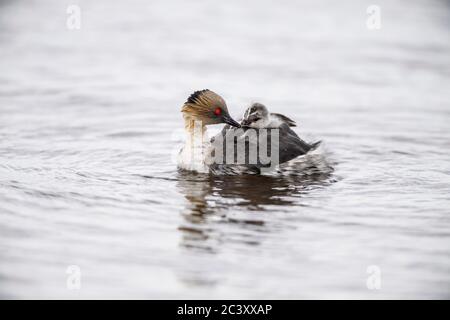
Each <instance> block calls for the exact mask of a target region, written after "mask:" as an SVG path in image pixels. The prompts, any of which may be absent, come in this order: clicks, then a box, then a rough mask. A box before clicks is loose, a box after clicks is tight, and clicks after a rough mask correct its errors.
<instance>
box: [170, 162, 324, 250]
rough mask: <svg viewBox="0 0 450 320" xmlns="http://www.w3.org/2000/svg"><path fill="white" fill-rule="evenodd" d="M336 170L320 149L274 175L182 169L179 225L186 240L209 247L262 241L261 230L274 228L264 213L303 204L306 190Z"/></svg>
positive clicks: (321, 183)
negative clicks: (181, 202)
mask: <svg viewBox="0 0 450 320" xmlns="http://www.w3.org/2000/svg"><path fill="white" fill-rule="evenodd" d="M332 172H333V169H332V167H331V165H329V164H328V163H326V162H325V161H324V158H323V157H322V156H320V155H311V156H309V158H307V160H305V158H302V159H301V160H300V161H298V162H296V163H290V164H289V165H287V166H284V167H283V168H282V172H277V173H274V174H273V175H249V174H247V175H233V176H228V175H211V174H196V173H192V172H187V171H179V173H178V179H177V187H178V190H179V191H180V192H181V193H182V194H183V195H184V196H185V198H186V200H187V202H186V206H185V208H184V210H183V213H182V214H183V217H184V223H183V224H182V225H181V226H179V230H180V231H181V232H182V241H181V245H182V246H183V247H185V248H193V249H198V250H205V251H209V252H216V251H217V250H218V249H219V248H220V247H221V246H220V244H221V243H223V242H225V241H226V242H233V241H239V242H245V243H247V244H249V245H258V244H259V242H260V239H261V233H265V232H268V230H269V228H270V227H269V226H268V225H267V223H266V221H265V220H264V219H263V213H268V212H270V211H273V212H277V211H283V210H286V207H288V206H291V207H292V206H302V203H301V200H300V198H301V197H302V195H304V194H306V193H308V192H310V191H311V190H313V189H317V188H321V187H323V186H326V185H328V184H330V183H332V182H333V177H332ZM258 213H260V214H258ZM236 226H238V227H236Z"/></svg>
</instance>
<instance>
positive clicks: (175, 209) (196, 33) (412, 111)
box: [0, 0, 450, 299]
mask: <svg viewBox="0 0 450 320" xmlns="http://www.w3.org/2000/svg"><path fill="white" fill-rule="evenodd" d="M375 3H376V4H377V5H378V6H379V7H380V8H381V29H379V30H370V29H368V28H367V26H366V20H367V17H368V15H367V13H366V9H367V7H368V6H369V5H371V4H373V1H370V2H369V1H356V0H355V1H340V2H337V1H331V0H329V1H309V2H306V1H305V2H301V1H282V2H279V3H278V5H275V4H274V2H271V1H256V0H255V1H246V2H245V4H244V3H243V2H242V1H226V2H222V3H219V2H216V1H214V2H213V1H206V0H205V1H192V2H189V5H186V4H185V2H184V1H181V0H178V1H144V0H142V1H137V0H133V1H124V2H121V3H118V2H117V3H111V1H106V0H102V1H87V0H86V1H77V0H74V1H71V2H70V4H76V5H78V6H79V7H80V8H81V29H79V30H70V29H68V28H67V27H66V19H67V17H68V16H69V15H68V14H67V13H66V10H67V6H68V4H69V3H68V2H64V1H63V2H61V1H56V0H53V1H48V0H47V1H42V0H40V1H3V2H1V3H0V297H1V298H69V299H72V298H73V299H78V298H153V299H159V298H192V299H196V298H267V299H269V298H286V299H302V298H355V299H358V298H369V299H380V298H450V155H449V147H450V126H449V123H450V91H449V88H450V5H449V2H448V1H387V0H383V1H376V2H375ZM204 88H209V89H212V90H214V91H216V92H217V93H219V94H220V95H222V96H223V97H224V99H225V100H226V101H227V103H228V108H229V109H230V112H231V114H232V115H233V116H234V117H235V118H239V116H240V115H241V114H242V113H243V111H244V109H245V108H246V106H247V105H248V104H249V103H250V102H252V101H259V102H262V103H265V104H266V105H267V106H268V107H269V108H270V109H271V110H273V111H276V112H279V113H284V114H286V115H288V116H289V117H291V118H293V119H294V120H296V121H297V123H298V124H299V126H298V127H297V128H296V131H297V132H298V134H299V135H300V136H301V137H303V138H304V139H306V140H308V141H312V140H319V139H321V140H323V146H322V147H321V149H320V151H319V152H320V154H321V155H322V156H323V157H324V158H325V159H326V161H327V162H328V163H330V164H332V165H333V167H334V171H333V172H331V173H327V174H325V173H324V174H316V175H313V176H303V175H295V176H237V177H227V176H218V177H213V176H208V175H195V174H189V173H182V172H178V171H177V168H176V163H175V162H174V161H173V158H174V154H176V152H177V151H178V150H179V148H180V147H181V145H182V143H183V139H182V135H180V133H182V132H183V131H182V129H183V121H182V117H181V113H180V108H181V105H182V104H183V102H184V101H185V100H186V98H187V97H188V95H189V94H190V93H192V92H193V91H194V90H198V89H204ZM214 129H217V130H218V129H220V126H219V127H218V128H214ZM73 265H75V266H77V268H79V271H80V272H81V287H80V289H78V290H70V288H72V289H73V287H71V286H70V285H69V288H68V287H67V281H68V279H69V282H70V279H73V278H72V277H73V275H74V274H68V273H67V271H68V267H69V266H73ZM370 266H375V267H372V268H371V267H370ZM368 268H369V269H368ZM373 268H375V269H373ZM70 270H71V269H70ZM70 270H69V271H70ZM373 270H377V271H379V272H376V273H373ZM368 271H369V273H368ZM69 273H70V272H69ZM374 276H380V278H377V279H380V281H381V282H380V283H381V288H380V289H378V290H377V289H375V290H371V289H370V288H373V287H371V286H370V285H369V286H367V281H368V279H369V284H370V283H372V282H371V281H370V279H373V277H374ZM69 284H70V283H69Z"/></svg>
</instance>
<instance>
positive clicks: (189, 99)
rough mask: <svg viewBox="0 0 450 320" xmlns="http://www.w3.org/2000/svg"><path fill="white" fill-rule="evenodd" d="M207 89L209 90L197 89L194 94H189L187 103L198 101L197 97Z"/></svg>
mask: <svg viewBox="0 0 450 320" xmlns="http://www.w3.org/2000/svg"><path fill="white" fill-rule="evenodd" d="M207 91H209V89H203V90H198V91H195V92H194V93H193V94H191V95H190V96H189V98H188V99H187V101H186V103H196V100H197V98H198V97H199V96H201V95H202V94H203V93H205V92H207Z"/></svg>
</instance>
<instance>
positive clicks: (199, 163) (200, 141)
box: [178, 118, 210, 172]
mask: <svg viewBox="0 0 450 320" xmlns="http://www.w3.org/2000/svg"><path fill="white" fill-rule="evenodd" d="M184 124H185V132H186V142H185V145H184V147H183V148H182V149H181V151H180V153H179V155H178V166H179V167H180V168H182V169H186V170H190V171H197V172H208V170H209V169H208V166H207V165H206V163H205V157H206V151H207V150H208V147H209V145H210V143H209V139H208V134H207V131H206V126H204V125H203V124H202V122H201V121H194V120H193V119H192V118H185V122H184Z"/></svg>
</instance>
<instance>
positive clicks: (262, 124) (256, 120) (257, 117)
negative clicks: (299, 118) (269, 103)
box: [241, 102, 296, 129]
mask: <svg viewBox="0 0 450 320" xmlns="http://www.w3.org/2000/svg"><path fill="white" fill-rule="evenodd" d="M283 123H286V124H287V125H288V126H289V127H295V126H296V124H295V121H294V120H292V119H291V118H288V117H286V116H285V115H282V114H279V113H269V111H268V110H267V108H266V106H265V105H263V104H261V103H258V102H256V103H253V104H251V105H250V107H248V108H247V110H245V112H244V117H243V119H242V121H241V125H242V126H246V127H250V128H256V129H262V128H279V127H280V126H281V125H282V124H283Z"/></svg>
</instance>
